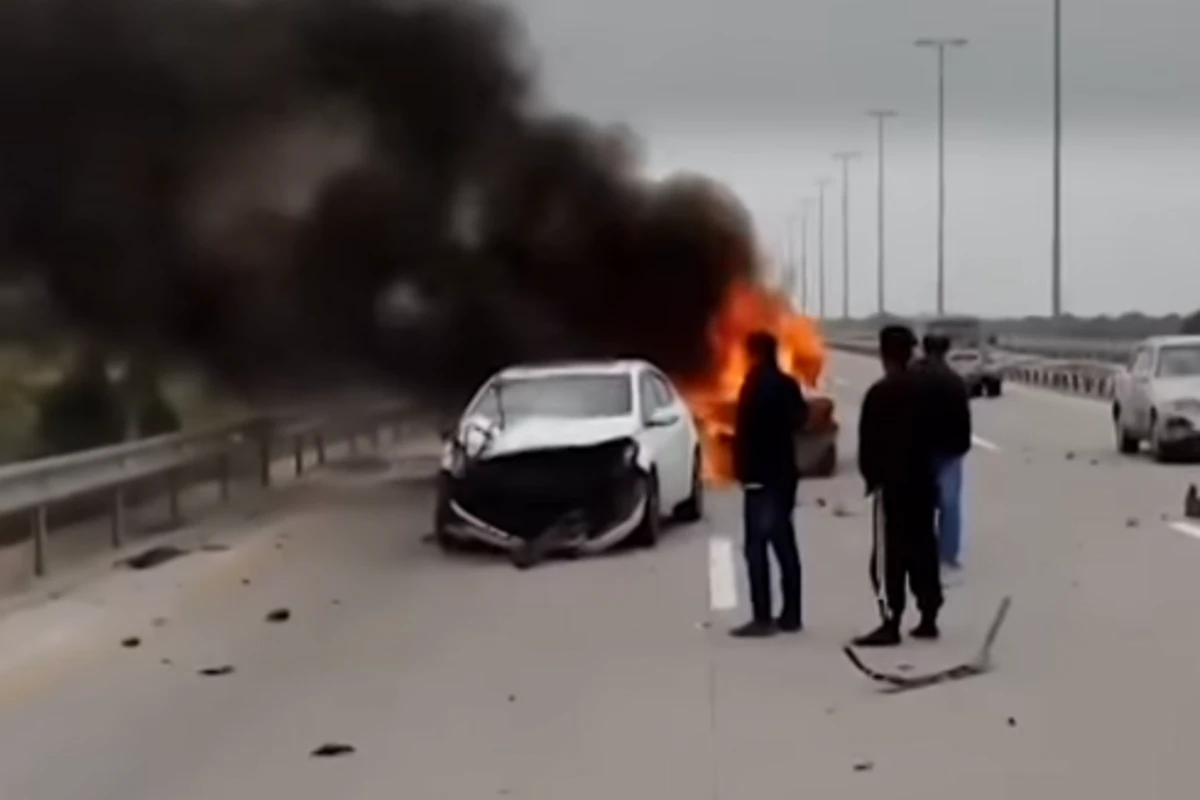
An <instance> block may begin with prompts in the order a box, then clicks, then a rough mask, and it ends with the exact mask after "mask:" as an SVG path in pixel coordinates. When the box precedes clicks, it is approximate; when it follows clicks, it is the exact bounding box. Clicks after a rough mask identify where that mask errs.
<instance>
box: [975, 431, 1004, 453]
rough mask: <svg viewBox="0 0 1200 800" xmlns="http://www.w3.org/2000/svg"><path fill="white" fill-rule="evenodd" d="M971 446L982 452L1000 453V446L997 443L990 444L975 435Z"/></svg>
mask: <svg viewBox="0 0 1200 800" xmlns="http://www.w3.org/2000/svg"><path fill="white" fill-rule="evenodd" d="M971 444H973V445H975V446H976V447H978V448H979V449H981V450H987V451H988V452H990V453H999V452H1000V445H998V444H996V443H995V442H989V441H988V440H987V439H985V438H983V437H982V436H976V435H975V434H971Z"/></svg>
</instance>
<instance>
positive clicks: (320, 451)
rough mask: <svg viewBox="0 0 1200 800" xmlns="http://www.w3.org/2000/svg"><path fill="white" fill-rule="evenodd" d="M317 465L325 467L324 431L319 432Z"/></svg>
mask: <svg viewBox="0 0 1200 800" xmlns="http://www.w3.org/2000/svg"><path fill="white" fill-rule="evenodd" d="M317 463H318V464H320V465H321V466H324V465H325V434H324V432H322V431H317Z"/></svg>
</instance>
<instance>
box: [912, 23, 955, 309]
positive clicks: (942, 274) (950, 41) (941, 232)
mask: <svg viewBox="0 0 1200 800" xmlns="http://www.w3.org/2000/svg"><path fill="white" fill-rule="evenodd" d="M966 44H967V40H966V39H960V38H942V39H918V40H917V41H916V45H917V47H932V48H934V49H935V50H937V61H938V211H937V218H938V243H937V313H938V314H944V313H946V48H948V47H963V46H965V45H966Z"/></svg>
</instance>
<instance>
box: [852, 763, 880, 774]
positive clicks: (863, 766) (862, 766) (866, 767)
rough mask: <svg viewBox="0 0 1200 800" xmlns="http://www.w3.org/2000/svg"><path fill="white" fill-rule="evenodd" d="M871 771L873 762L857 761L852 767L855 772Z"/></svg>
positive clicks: (873, 765) (873, 766)
mask: <svg viewBox="0 0 1200 800" xmlns="http://www.w3.org/2000/svg"><path fill="white" fill-rule="evenodd" d="M873 769H875V762H874V761H859V762H858V763H857V764H855V765H854V771H855V772H870V771H871V770H873Z"/></svg>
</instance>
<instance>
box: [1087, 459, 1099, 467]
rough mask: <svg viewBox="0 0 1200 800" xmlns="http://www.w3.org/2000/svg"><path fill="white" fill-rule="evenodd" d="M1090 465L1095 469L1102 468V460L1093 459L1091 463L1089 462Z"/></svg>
mask: <svg viewBox="0 0 1200 800" xmlns="http://www.w3.org/2000/svg"><path fill="white" fill-rule="evenodd" d="M1088 463H1089V464H1091V465H1092V466H1093V467H1097V466H1100V459H1098V458H1093V459H1092V460H1091V461H1089V462H1088Z"/></svg>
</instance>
